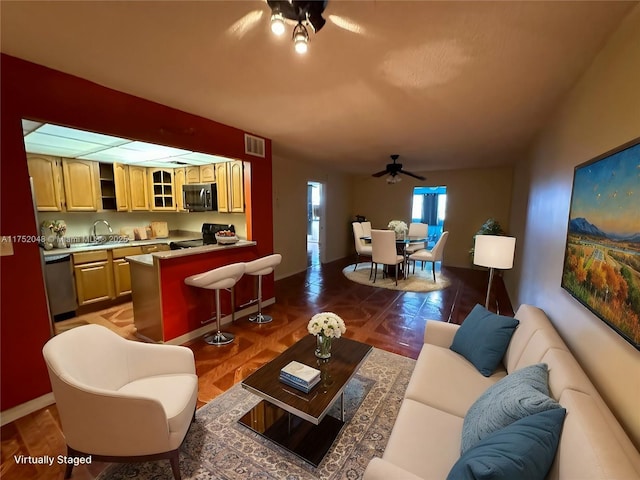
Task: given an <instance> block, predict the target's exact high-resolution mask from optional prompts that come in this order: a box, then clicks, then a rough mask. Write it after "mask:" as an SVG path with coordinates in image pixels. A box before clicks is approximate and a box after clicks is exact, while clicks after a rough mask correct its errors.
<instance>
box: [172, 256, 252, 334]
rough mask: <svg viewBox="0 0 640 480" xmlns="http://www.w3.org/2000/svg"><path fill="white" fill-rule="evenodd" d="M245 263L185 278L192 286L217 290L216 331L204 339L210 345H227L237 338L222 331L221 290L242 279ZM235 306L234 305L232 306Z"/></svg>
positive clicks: (231, 286)
mask: <svg viewBox="0 0 640 480" xmlns="http://www.w3.org/2000/svg"><path fill="white" fill-rule="evenodd" d="M244 270H245V264H244V263H233V264H231V265H225V266H224V267H218V268H214V269H213V270H209V271H208V272H204V273H199V274H197V275H191V276H190V277H187V278H185V279H184V283H186V284H187V285H191V286H192V287H198V288H206V289H207V290H215V291H216V295H215V302H216V329H217V331H216V333H209V334H207V335H205V337H204V341H205V342H207V343H208V344H209V345H226V344H228V343H231V342H233V339H234V338H235V337H234V335H233V334H232V333H223V332H221V331H220V317H221V316H222V315H221V312H220V290H221V289H223V288H224V289H230V288H233V286H234V285H235V284H236V283H237V282H238V280H240V277H242V275H243V274H244ZM232 308H233V306H232Z"/></svg>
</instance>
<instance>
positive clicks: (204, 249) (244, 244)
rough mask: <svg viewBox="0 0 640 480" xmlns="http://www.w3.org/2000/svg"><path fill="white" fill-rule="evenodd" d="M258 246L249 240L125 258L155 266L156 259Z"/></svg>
mask: <svg viewBox="0 0 640 480" xmlns="http://www.w3.org/2000/svg"><path fill="white" fill-rule="evenodd" d="M253 245H256V242H254V241H249V240H239V241H238V242H236V243H234V244H232V245H219V244H216V245H203V246H201V247H191V248H183V249H180V250H167V251H164V252H154V253H146V254H142V255H131V256H127V257H125V258H126V259H127V260H129V261H130V262H135V263H138V264H141V265H153V259H154V257H155V258H157V259H158V260H167V259H172V258H179V257H186V256H190V255H199V254H201V253H209V252H217V251H222V250H230V249H233V248H243V247H251V246H253Z"/></svg>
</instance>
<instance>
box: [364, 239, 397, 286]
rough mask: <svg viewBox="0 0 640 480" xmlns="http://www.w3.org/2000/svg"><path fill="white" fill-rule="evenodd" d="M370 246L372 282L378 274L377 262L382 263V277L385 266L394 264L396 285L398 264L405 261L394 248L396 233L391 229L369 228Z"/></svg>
mask: <svg viewBox="0 0 640 480" xmlns="http://www.w3.org/2000/svg"><path fill="white" fill-rule="evenodd" d="M371 247H372V255H371V260H372V262H373V283H375V282H376V277H377V275H378V264H379V263H381V264H382V265H383V270H382V274H383V277H384V274H385V268H384V267H388V266H389V265H393V266H395V273H396V285H398V270H399V269H400V267H399V265H400V264H403V263H404V261H405V257H404V255H398V251H397V249H396V233H395V232H394V231H393V230H371Z"/></svg>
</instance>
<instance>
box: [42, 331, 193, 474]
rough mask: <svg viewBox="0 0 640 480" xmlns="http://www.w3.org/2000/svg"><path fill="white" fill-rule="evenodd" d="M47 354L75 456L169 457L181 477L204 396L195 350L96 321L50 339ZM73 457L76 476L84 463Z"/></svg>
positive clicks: (126, 459) (119, 459)
mask: <svg viewBox="0 0 640 480" xmlns="http://www.w3.org/2000/svg"><path fill="white" fill-rule="evenodd" d="M42 354H43V356H44V360H45V363H46V365H47V370H48V372H49V378H50V380H51V386H52V387H53V396H54V398H55V401H56V407H57V410H58V413H59V415H60V423H61V424H62V432H63V433H64V438H65V441H66V443H67V455H68V456H69V457H70V458H71V459H74V458H76V457H87V456H91V457H92V458H93V460H97V461H103V462H127V463H129V462H148V461H152V460H160V459H168V460H169V461H170V463H171V470H172V472H173V476H174V479H175V480H180V468H179V448H180V445H181V444H182V442H183V441H184V438H185V436H186V435H187V431H188V430H189V426H190V425H191V422H192V421H193V419H194V415H195V409H196V402H197V400H198V377H197V376H196V367H195V362H194V357H193V352H192V351H191V350H190V349H189V348H187V347H181V346H177V345H160V344H153V343H142V342H135V341H133V340H126V339H124V338H122V337H121V336H119V335H118V334H117V333H114V332H112V331H111V330H109V329H108V328H106V327H103V326H102V325H95V324H91V325H83V326H80V327H76V328H73V329H71V330H67V331H66V332H63V333H61V334H59V335H56V336H55V337H53V338H51V339H50V340H49V341H48V342H47V343H46V344H45V345H44V348H43V349H42ZM66 463H67V467H66V470H65V474H64V478H70V477H71V473H72V469H73V466H74V463H75V464H76V465H77V463H76V462H75V461H74V462H66Z"/></svg>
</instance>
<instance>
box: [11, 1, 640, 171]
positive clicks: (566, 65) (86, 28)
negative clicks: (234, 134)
mask: <svg viewBox="0 0 640 480" xmlns="http://www.w3.org/2000/svg"><path fill="white" fill-rule="evenodd" d="M636 4H637V2H616V1H604V2H595V1H587V2H508V1H504V2H458V1H451V2H426V1H411V2H401V1H375V2H371V1H359V2H356V1H335V0H333V1H330V2H329V4H328V6H327V9H326V11H325V18H328V21H327V24H326V25H325V26H324V28H323V29H322V30H321V31H320V32H318V33H317V34H314V33H312V32H311V33H310V36H311V41H310V44H309V52H308V53H307V54H306V55H305V56H301V55H298V54H296V53H295V52H294V51H293V45H292V42H291V38H290V30H289V29H288V30H287V33H286V34H285V35H284V36H283V37H275V36H274V35H273V34H272V33H271V32H270V30H269V15H270V11H269V8H268V6H267V5H266V2H263V1H258V0H256V1H249V0H247V1H234V2H226V1H194V2H190V1H138V2H115V1H114V2H99V1H81V2H74V1H72V2H27V1H18V2H13V1H11V2H7V1H2V2H1V3H0V6H1V7H0V8H1V20H2V31H1V43H0V46H1V49H2V52H4V53H7V54H10V55H13V56H16V57H20V58H24V59H26V60H30V61H32V62H35V63H39V64H42V65H46V66H48V67H52V68H55V69H57V70H61V71H63V72H67V73H70V74H73V75H77V76H79V77H83V78H86V79H88V80H92V81H94V82H96V83H99V84H102V85H105V86H107V87H110V88H114V89H116V90H120V91H123V92H127V93H130V94H133V95H137V96H139V97H143V98H146V99H149V100H153V101H155V102H159V103H162V104H165V105H170V106H172V107H175V108H178V109H180V110H184V111H187V112H190V113H194V114H197V115H200V116H203V117H206V118H210V119H213V120H216V121H219V122H222V123H225V124H228V125H233V126H235V127H238V128H241V129H244V130H247V131H250V132H253V133H256V134H259V135H263V136H266V137H268V138H271V139H272V140H273V148H274V155H275V156H285V157H290V158H294V159H304V160H311V161H317V162H322V163H330V164H333V166H335V167H336V168H338V169H341V170H345V171H352V172H360V173H373V172H374V171H378V170H381V169H382V168H383V167H384V164H386V163H387V161H388V156H389V155H390V154H392V153H399V154H400V155H401V157H400V161H401V162H402V163H404V166H405V169H407V170H411V171H428V170H434V169H449V168H463V167H471V166H482V165H500V164H505V163H511V162H514V161H517V160H518V157H519V154H521V153H522V152H523V151H524V149H525V148H526V147H527V145H529V144H530V142H531V141H532V140H533V138H534V137H535V135H536V133H537V132H538V131H539V129H540V127H541V126H542V125H544V123H545V121H546V120H547V119H548V118H549V116H550V115H551V113H552V112H553V111H554V109H555V108H557V107H558V105H559V104H560V102H561V101H562V97H563V96H564V95H565V94H566V93H567V92H568V90H569V89H570V88H571V87H572V85H573V84H574V83H575V82H576V80H577V79H578V78H579V76H580V75H581V74H582V73H583V72H584V70H585V69H586V68H587V67H588V66H589V64H590V63H591V62H592V60H593V58H594V56H595V55H596V54H597V52H598V51H599V50H600V48H601V47H602V46H603V44H604V42H605V41H606V39H607V37H608V36H609V35H610V34H611V33H612V32H613V31H614V30H615V29H616V27H617V26H618V25H619V23H620V22H621V20H622V19H623V18H624V16H625V15H626V14H627V13H628V12H629V11H630V10H631V9H632V8H633V7H634V6H635V5H636ZM291 28H292V27H291Z"/></svg>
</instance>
